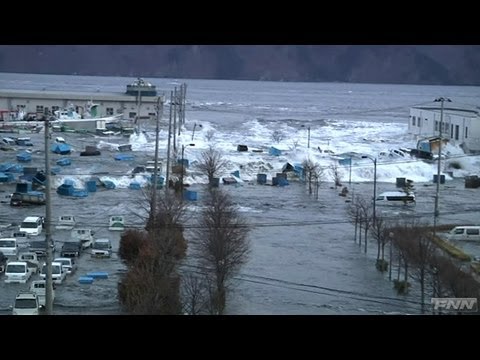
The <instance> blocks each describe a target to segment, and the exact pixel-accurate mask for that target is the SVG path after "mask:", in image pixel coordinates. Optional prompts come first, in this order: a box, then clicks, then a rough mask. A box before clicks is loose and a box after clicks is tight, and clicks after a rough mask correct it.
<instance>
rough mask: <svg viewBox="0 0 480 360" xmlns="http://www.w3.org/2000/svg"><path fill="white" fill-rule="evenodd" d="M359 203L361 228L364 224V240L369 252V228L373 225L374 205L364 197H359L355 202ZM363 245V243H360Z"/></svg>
mask: <svg viewBox="0 0 480 360" xmlns="http://www.w3.org/2000/svg"><path fill="white" fill-rule="evenodd" d="M355 203H356V204H358V207H359V209H360V228H361V227H362V225H363V230H364V235H365V236H364V240H365V250H364V251H365V253H367V245H368V242H367V234H368V230H369V229H370V226H371V225H372V222H373V205H372V204H371V203H370V202H369V201H367V200H365V199H364V198H363V197H360V196H359V197H357V201H356V202H355ZM360 245H361V243H360Z"/></svg>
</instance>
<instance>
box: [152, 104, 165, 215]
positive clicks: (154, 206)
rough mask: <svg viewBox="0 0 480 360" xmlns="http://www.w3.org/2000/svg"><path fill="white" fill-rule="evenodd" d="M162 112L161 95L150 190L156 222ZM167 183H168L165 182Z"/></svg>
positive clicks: (158, 106)
mask: <svg viewBox="0 0 480 360" xmlns="http://www.w3.org/2000/svg"><path fill="white" fill-rule="evenodd" d="M162 113H163V96H159V97H158V99H157V124H156V127H155V164H154V166H155V168H154V170H153V181H152V182H153V192H152V205H151V206H150V211H152V214H153V223H154V224H156V215H157V173H158V132H159V123H160V119H161V118H162ZM167 185H168V184H167Z"/></svg>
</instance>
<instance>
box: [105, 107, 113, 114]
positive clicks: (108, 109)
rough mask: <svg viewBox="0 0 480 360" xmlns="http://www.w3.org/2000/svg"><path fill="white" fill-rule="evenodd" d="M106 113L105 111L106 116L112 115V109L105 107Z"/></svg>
mask: <svg viewBox="0 0 480 360" xmlns="http://www.w3.org/2000/svg"><path fill="white" fill-rule="evenodd" d="M106 111H107V116H111V115H113V108H109V107H107V110H106Z"/></svg>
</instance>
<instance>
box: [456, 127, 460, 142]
mask: <svg viewBox="0 0 480 360" xmlns="http://www.w3.org/2000/svg"><path fill="white" fill-rule="evenodd" d="M459 133H460V126H458V125H455V140H458V135H459Z"/></svg>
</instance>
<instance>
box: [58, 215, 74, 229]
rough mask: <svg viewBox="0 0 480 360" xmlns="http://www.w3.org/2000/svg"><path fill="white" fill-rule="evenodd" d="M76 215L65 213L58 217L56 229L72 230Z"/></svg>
mask: <svg viewBox="0 0 480 360" xmlns="http://www.w3.org/2000/svg"><path fill="white" fill-rule="evenodd" d="M75 223H76V222H75V217H74V216H72V215H63V216H60V217H59V218H58V225H57V226H55V228H56V229H65V230H71V229H73V227H74V226H75Z"/></svg>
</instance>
